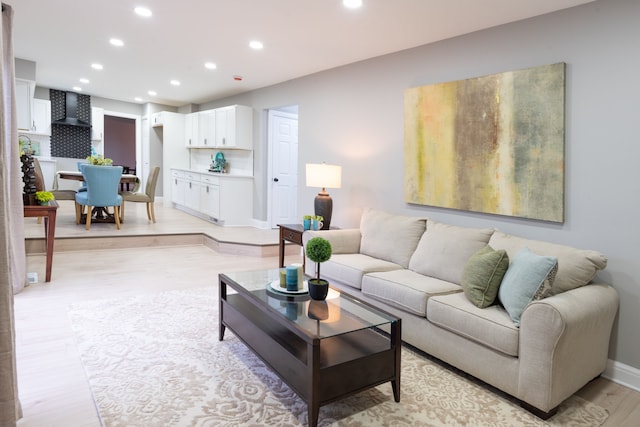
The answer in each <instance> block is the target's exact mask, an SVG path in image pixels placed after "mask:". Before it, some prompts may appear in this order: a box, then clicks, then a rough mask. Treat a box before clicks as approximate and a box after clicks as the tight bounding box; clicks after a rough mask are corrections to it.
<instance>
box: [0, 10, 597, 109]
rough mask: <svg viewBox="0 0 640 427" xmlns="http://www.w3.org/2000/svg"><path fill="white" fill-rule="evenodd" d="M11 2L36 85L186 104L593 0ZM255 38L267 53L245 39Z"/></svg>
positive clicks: (17, 49) (19, 44)
mask: <svg viewBox="0 0 640 427" xmlns="http://www.w3.org/2000/svg"><path fill="white" fill-rule="evenodd" d="M3 1H4V2H5V3H8V4H11V5H12V6H13V8H14V32H13V35H14V54H15V56H16V57H17V58H21V59H26V60H30V61H35V62H36V80H37V84H38V85H39V86H43V87H48V88H54V89H60V90H73V89H72V88H73V87H74V86H81V87H83V90H82V93H85V94H89V95H94V96H99V97H104V98H112V99H118V100H122V101H129V102H135V101H134V98H135V97H141V98H142V99H143V101H142V102H155V103H159V104H165V105H173V106H181V105H185V104H189V103H194V104H201V103H204V102H207V101H211V100H214V99H217V98H222V97H226V96H231V95H234V94H238V93H241V92H245V91H249V90H253V89H257V88H260V87H265V86H269V85H273V84H276V83H280V82H284V81H287V80H291V79H294V78H297V77H301V76H304V75H308V74H312V73H315V72H318V71H322V70H327V69H330V68H334V67H338V66H341V65H345V64H349V63H353V62H357V61H360V60H364V59H368V58H372V57H376V56H380V55H384V54H387V53H391V52H396V51H400V50H404V49H408V48H412V47H416V46H420V45H423V44H427V43H431V42H435V41H438V40H443V39H446V38H450V37H455V36H458V35H462V34H466V33H470V32H473V31H477V30H481V29H484V28H489V27H493V26H496V25H500V24H504V23H508V22H513V21H518V20H521V19H525V18H529V17H532V16H537V15H541V14H545V13H549V12H553V11H556V10H560V9H565V8H568V7H572V6H576V5H579V4H584V3H589V2H590V1H593V0H364V5H363V7H362V8H361V9H358V10H349V9H345V8H344V7H343V6H342V4H341V3H342V0H182V1H175V0H140V1H135V0H117V1H114V0H109V1H106V0H55V1H53V0H46V1H45V0H3ZM136 6H146V7H148V8H150V9H151V10H152V11H153V16H152V17H151V18H147V19H144V18H141V17H139V16H137V15H135V14H134V13H133V9H134V7H136ZM111 37H117V38H120V39H122V40H123V41H124V42H125V45H124V47H121V48H116V47H114V46H111V45H110V44H109V39H110V38H111ZM253 39H259V40H261V41H262V42H263V43H264V46H265V47H264V49H263V50H262V51H254V50H252V49H250V48H249V47H248V43H249V41H251V40H253ZM205 61H212V62H215V63H216V64H217V67H218V68H217V69H216V70H213V71H211V70H207V69H205V68H204V66H203V64H204V62H205ZM92 62H99V63H101V64H103V65H104V69H103V70H102V71H96V70H93V69H91V67H90V64H91V63H92ZM234 75H240V76H242V77H243V80H242V81H236V80H234V79H233V76H234ZM83 77H84V78H87V79H89V80H90V83H89V84H81V83H80V82H79V79H80V78H83ZM171 79H178V80H180V81H181V82H182V84H181V85H180V86H178V87H175V86H172V85H171V84H170V83H169V81H170V80H171ZM149 90H155V91H156V92H157V96H156V97H151V96H149V95H148V94H147V92H148V91H149Z"/></svg>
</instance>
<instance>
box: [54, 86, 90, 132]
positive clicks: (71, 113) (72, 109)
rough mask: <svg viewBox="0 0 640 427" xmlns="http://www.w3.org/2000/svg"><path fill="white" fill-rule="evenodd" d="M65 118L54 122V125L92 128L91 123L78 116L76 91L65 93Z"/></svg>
mask: <svg viewBox="0 0 640 427" xmlns="http://www.w3.org/2000/svg"><path fill="white" fill-rule="evenodd" d="M65 107H66V109H65V110H66V113H65V118H64V119H60V120H56V121H54V122H52V124H54V125H65V126H79V127H84V128H90V127H91V123H88V122H85V121H84V120H80V119H79V118H78V94H77V93H74V92H66V93H65Z"/></svg>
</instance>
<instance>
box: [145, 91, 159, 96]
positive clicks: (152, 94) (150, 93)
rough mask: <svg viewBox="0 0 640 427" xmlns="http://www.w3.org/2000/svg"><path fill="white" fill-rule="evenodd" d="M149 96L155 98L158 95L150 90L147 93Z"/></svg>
mask: <svg viewBox="0 0 640 427" xmlns="http://www.w3.org/2000/svg"><path fill="white" fill-rule="evenodd" d="M147 93H148V94H149V95H150V96H156V95H157V94H158V93H157V92H156V91H155V90H150V91H149V92H147Z"/></svg>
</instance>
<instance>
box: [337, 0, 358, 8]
mask: <svg viewBox="0 0 640 427" xmlns="http://www.w3.org/2000/svg"><path fill="white" fill-rule="evenodd" d="M342 4H343V6H344V7H348V8H349V9H357V8H359V7H360V6H362V0H342Z"/></svg>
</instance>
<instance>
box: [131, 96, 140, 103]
mask: <svg viewBox="0 0 640 427" xmlns="http://www.w3.org/2000/svg"><path fill="white" fill-rule="evenodd" d="M133 100H134V101H136V102H142V98H140V97H139V96H136V97H135V98H133Z"/></svg>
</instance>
